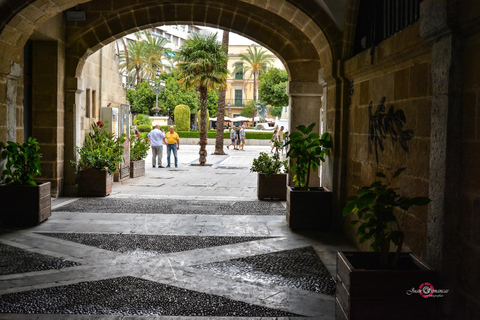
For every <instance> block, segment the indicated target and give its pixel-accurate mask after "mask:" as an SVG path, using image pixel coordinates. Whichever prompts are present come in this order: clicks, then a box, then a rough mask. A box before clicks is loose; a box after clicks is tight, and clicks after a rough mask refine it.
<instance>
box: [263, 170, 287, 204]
mask: <svg viewBox="0 0 480 320" xmlns="http://www.w3.org/2000/svg"><path fill="white" fill-rule="evenodd" d="M257 197H258V199H260V200H264V199H278V200H282V201H285V200H286V199H287V175H286V174H285V173H282V174H273V175H272V176H270V177H269V178H267V177H266V176H265V174H264V173H258V176H257Z"/></svg>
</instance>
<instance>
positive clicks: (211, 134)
mask: <svg viewBox="0 0 480 320" xmlns="http://www.w3.org/2000/svg"><path fill="white" fill-rule="evenodd" d="M177 133H178V136H179V137H180V138H200V135H199V133H198V130H192V131H177ZM272 134H273V133H271V132H246V138H247V139H261V140H270V139H271V138H272ZM216 137H217V132H216V131H215V130H209V131H207V138H210V139H215V138H216ZM223 138H224V139H230V131H225V132H224V133H223Z"/></svg>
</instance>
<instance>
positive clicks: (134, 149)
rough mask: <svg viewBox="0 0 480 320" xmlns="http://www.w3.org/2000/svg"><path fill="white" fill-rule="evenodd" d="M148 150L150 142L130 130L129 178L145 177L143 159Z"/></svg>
mask: <svg viewBox="0 0 480 320" xmlns="http://www.w3.org/2000/svg"><path fill="white" fill-rule="evenodd" d="M149 148H150V140H149V139H148V138H143V137H142V136H141V135H140V133H135V132H134V130H130V178H137V177H141V176H144V175H145V158H146V157H147V154H148V149H149Z"/></svg>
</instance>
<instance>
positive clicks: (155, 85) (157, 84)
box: [150, 79, 165, 110]
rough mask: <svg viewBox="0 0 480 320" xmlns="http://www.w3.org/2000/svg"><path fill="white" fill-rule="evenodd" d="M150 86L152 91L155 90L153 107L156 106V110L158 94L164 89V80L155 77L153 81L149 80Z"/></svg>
mask: <svg viewBox="0 0 480 320" xmlns="http://www.w3.org/2000/svg"><path fill="white" fill-rule="evenodd" d="M150 86H151V87H152V90H153V92H155V95H156V100H155V107H157V110H158V94H159V93H160V92H162V91H163V90H164V89H165V81H163V80H158V79H155V81H153V80H150Z"/></svg>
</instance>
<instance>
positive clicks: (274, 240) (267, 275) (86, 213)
mask: <svg viewBox="0 0 480 320" xmlns="http://www.w3.org/2000/svg"><path fill="white" fill-rule="evenodd" d="M208 149H209V153H212V151H213V147H212V146H208ZM260 151H267V152H268V151H269V147H252V146H248V147H247V148H246V151H233V150H228V155H226V156H213V155H209V156H208V160H207V161H208V163H209V164H212V166H209V167H198V166H191V164H195V163H197V161H198V147H197V146H181V148H180V152H179V167H178V168H177V169H175V168H169V169H167V168H164V169H160V168H152V167H151V160H150V157H148V158H147V170H146V176H145V177H142V178H137V179H130V180H127V181H126V182H124V183H116V184H115V185H114V188H113V194H112V195H110V196H109V197H107V198H93V199H92V198H89V199H77V198H60V199H56V200H54V201H53V202H52V206H53V208H54V212H53V213H52V217H51V218H50V219H49V220H48V221H46V222H44V223H42V224H41V225H39V226H37V227H35V228H27V229H8V228H7V227H5V226H4V227H2V226H1V225H0V319H14V320H15V319H40V320H46V319H54V320H56V319H106V320H114V319H115V320H117V319H190V318H192V319H193V317H194V319H196V320H202V319H294V318H297V317H302V318H305V317H307V318H311V319H334V297H333V290H334V282H333V278H332V277H331V275H333V274H334V270H335V252H336V250H348V249H352V248H351V247H350V246H349V245H348V244H346V242H345V241H344V240H343V239H342V238H341V237H339V236H337V235H329V234H322V235H311V234H310V235H308V234H298V233H292V232H291V231H290V230H289V228H288V227H287V226H286V223H285V210H284V203H281V202H261V201H258V200H257V199H256V174H255V173H250V172H249V168H250V165H251V162H252V160H253V158H254V157H255V156H257V155H258V153H259V152H260ZM165 163H166V159H165V158H164V164H165Z"/></svg>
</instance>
